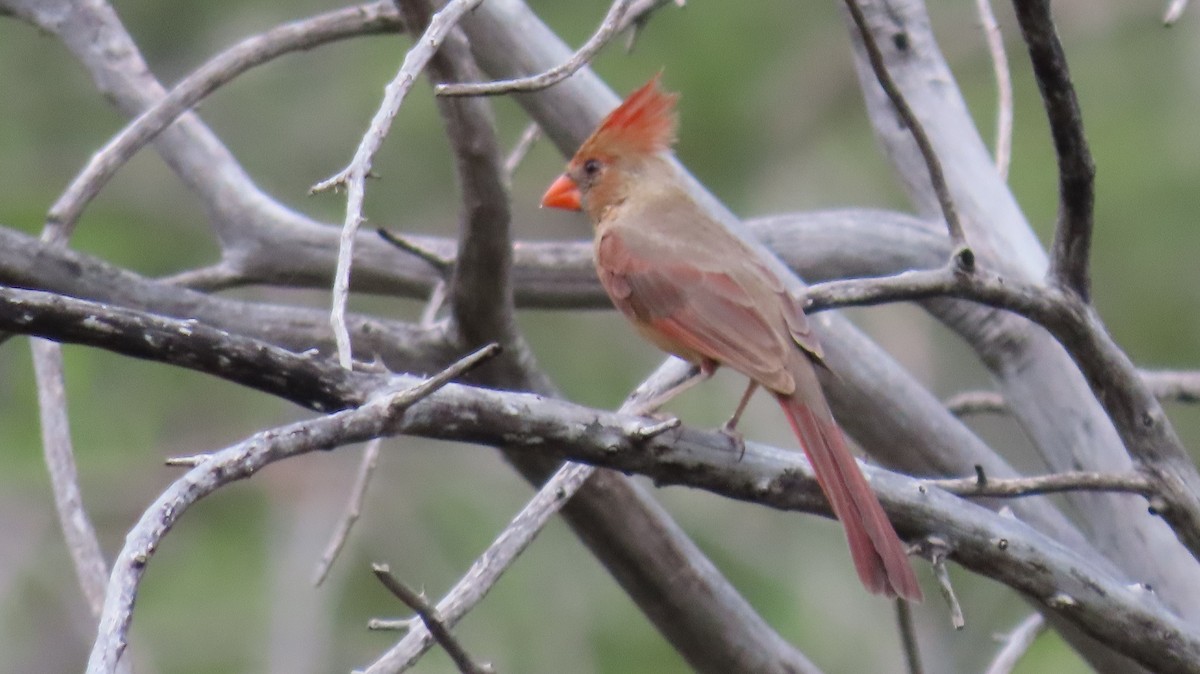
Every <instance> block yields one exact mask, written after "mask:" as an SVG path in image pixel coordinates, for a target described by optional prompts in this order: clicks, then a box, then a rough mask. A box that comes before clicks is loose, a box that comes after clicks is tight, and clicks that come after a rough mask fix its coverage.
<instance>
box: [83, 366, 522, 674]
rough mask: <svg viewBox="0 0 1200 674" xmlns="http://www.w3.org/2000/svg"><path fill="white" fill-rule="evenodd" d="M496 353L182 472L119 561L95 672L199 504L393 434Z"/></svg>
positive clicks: (106, 662)
mask: <svg viewBox="0 0 1200 674" xmlns="http://www.w3.org/2000/svg"><path fill="white" fill-rule="evenodd" d="M497 352H498V347H496V345H494V344H492V345H489V346H487V347H484V348H482V349H480V350H479V351H476V352H474V353H472V354H470V355H468V356H466V357H464V358H462V359H461V360H459V361H457V362H455V363H454V364H453V365H451V366H450V367H448V368H446V369H445V370H443V371H441V372H439V373H438V374H436V375H434V376H433V377H430V378H429V379H426V380H424V381H422V382H421V383H419V384H417V385H415V386H412V387H411V388H407V389H404V390H402V391H396V392H391V393H381V394H378V395H376V396H374V397H373V398H372V399H371V400H370V401H369V402H367V403H366V404H364V405H362V406H361V407H356V408H353V409H349V410H344V411H341V412H337V413H334V414H330V415H328V416H323V417H319V418H317V419H310V420H306V421H300V422H297V423H293V424H289V425H287V426H283V427H280V428H276V429H272V430H269V431H264V432H261V433H257V434H255V435H254V436H252V437H250V438H249V439H247V440H245V441H243V442H240V443H238V444H236V445H233V446H231V447H227V448H225V449H223V450H221V451H219V452H216V453H214V454H213V455H212V457H211V458H210V459H209V460H207V461H204V462H203V463H201V464H199V465H197V466H196V467H194V468H192V469H191V470H189V471H188V472H187V473H185V474H183V475H182V476H180V477H179V478H178V479H176V480H175V481H174V482H173V483H172V484H171V485H170V486H169V487H167V489H166V490H164V491H163V492H162V493H161V494H160V495H159V496H158V498H157V499H155V501H154V503H153V504H152V505H151V506H150V507H149V508H147V509H146V510H145V512H143V513H142V516H141V518H139V520H138V522H137V524H136V525H134V527H133V528H132V529H131V530H130V532H129V534H128V535H127V536H126V538H125V545H124V546H123V547H122V548H121V552H120V554H118V555H117V559H116V561H115V562H114V563H113V571H112V574H111V575H110V577H109V581H108V586H107V592H106V593H105V599H104V610H103V612H102V614H101V616H100V628H99V634H98V635H97V637H96V642H95V644H94V645H93V647H92V654H91V657H90V658H89V660H88V669H87V671H88V674H108V673H110V672H113V671H114V669H115V667H116V664H117V661H118V659H119V658H120V657H121V654H122V653H123V652H124V651H125V647H126V646H127V644H128V633H129V627H130V625H131V623H132V622H133V606H134V602H135V600H136V599H137V594H138V589H139V587H140V585H141V580H142V577H143V575H144V574H145V572H146V566H147V564H148V563H149V561H150V559H151V557H153V555H154V553H155V551H156V550H158V548H159V544H160V543H161V541H162V538H163V537H164V536H165V535H166V534H167V532H169V531H170V530H171V528H172V527H174V525H175V523H176V522H178V521H179V518H180V517H181V516H182V515H183V513H184V512H185V511H187V509H188V508H189V507H191V505H192V504H194V503H195V502H196V501H198V500H200V499H201V498H203V497H205V496H207V495H209V494H211V493H212V492H214V491H216V490H217V489H219V488H220V487H222V486H224V485H227V484H229V483H231V482H236V481H238V480H243V479H246V478H248V477H250V476H251V475H253V474H255V473H256V472H258V471H259V470H260V469H262V468H263V467H265V466H267V465H268V464H271V463H273V462H275V461H279V460H281V459H285V458H288V457H291V456H296V455H299V454H304V453H307V452H312V451H316V450H321V449H333V448H334V447H338V446H342V445H346V444H350V443H355V442H362V441H364V440H370V439H371V438H375V437H378V436H380V435H382V434H384V433H387V432H389V430H390V429H391V427H392V425H393V423H394V421H395V420H396V419H397V418H398V417H400V416H401V415H403V413H404V411H405V410H406V409H408V408H409V407H411V406H412V405H413V404H415V403H417V402H418V401H420V400H422V399H424V398H426V397H428V396H430V395H432V394H433V393H435V392H436V391H437V390H438V389H440V388H442V387H443V386H445V385H446V384H448V383H449V382H450V381H452V380H454V379H457V378H458V377H460V376H462V375H463V373H465V372H467V371H468V370H470V369H471V368H473V367H475V366H477V365H479V364H480V363H481V362H483V361H484V360H486V359H488V358H491V357H492V356H494V355H496V353H497Z"/></svg>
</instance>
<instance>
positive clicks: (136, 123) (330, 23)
mask: <svg viewBox="0 0 1200 674" xmlns="http://www.w3.org/2000/svg"><path fill="white" fill-rule="evenodd" d="M401 28H402V26H401V24H400V21H399V17H398V16H397V15H396V12H395V8H394V7H392V4H391V3H390V2H387V1H386V0H381V1H380V2H374V3H370V4H365V5H359V6H357V7H347V8H345V9H339V10H335V11H332V12H326V13H325V14H320V15H317V16H314V17H311V18H308V19H302V20H299V21H293V22H291V23H286V24H283V25H280V26H276V27H275V28H272V29H270V30H268V31H266V32H264V33H260V34H258V35H254V36H251V37H249V38H246V39H245V40H242V41H241V42H239V43H237V44H236V45H234V46H232V47H230V48H229V49H226V50H225V51H223V52H221V53H219V54H217V55H216V56H214V57H212V58H211V59H209V60H208V61H206V62H205V63H204V65H202V66H200V67H199V68H197V69H196V70H194V71H193V72H192V73H191V74H190V75H188V76H187V77H185V78H184V79H183V80H182V81H180V82H179V84H176V85H175V86H174V87H173V88H172V89H171V91H170V93H168V94H167V95H166V96H164V97H162V98H161V99H159V100H158V102H157V103H155V104H154V105H153V106H151V107H150V108H149V109H147V110H146V111H145V112H143V113H142V114H140V115H138V116H137V118H136V119H134V120H133V121H131V122H130V123H129V124H127V125H126V126H125V128H124V129H122V130H121V131H120V133H118V134H117V135H115V136H113V138H112V139H111V140H109V141H108V143H107V144H106V145H105V146H104V147H103V148H101V149H100V151H99V152H97V153H96V154H95V155H93V156H92V158H91V160H90V161H88V163H87V166H85V167H84V169H83V171H81V172H80V173H79V175H77V176H75V179H74V180H72V181H71V184H70V185H69V186H68V187H67V189H66V190H65V191H64V192H63V193H62V194H61V195H60V196H59V197H58V200H57V201H55V202H54V205H53V206H51V207H50V212H49V214H48V215H47V219H48V220H49V221H50V222H52V223H56V224H57V226H59V227H62V228H64V229H66V230H67V231H70V230H71V229H73V228H74V226H75V223H76V222H77V221H78V220H79V216H80V215H81V214H82V213H83V210H84V208H86V207H87V205H88V203H90V202H91V200H92V198H93V197H95V196H96V195H97V194H98V193H99V192H100V190H101V189H103V188H104V186H105V185H106V184H107V183H108V181H109V180H111V179H112V177H113V176H114V175H116V173H117V171H118V170H120V168H121V167H122V166H124V165H125V163H126V162H128V161H129V160H130V159H131V158H132V157H133V156H134V155H135V154H137V152H138V150H140V149H142V148H143V147H145V145H146V143H149V142H150V141H152V140H154V138H155V136H157V135H158V134H159V132H161V131H162V130H163V129H165V128H167V127H168V126H169V125H170V124H171V123H172V122H173V121H175V119H177V118H178V117H179V115H181V114H183V113H184V112H186V111H188V110H190V109H191V108H192V107H194V106H195V105H196V104H197V103H199V102H200V101H201V100H203V99H204V98H205V97H206V96H208V95H209V94H211V93H212V92H214V91H216V90H217V89H218V88H220V87H221V86H223V85H225V84H227V83H229V82H230V81H232V80H233V79H234V78H236V77H237V76H239V75H241V74H242V73H244V72H246V71H248V70H250V69H251V68H254V67H255V66H259V65H262V64H264V63H268V62H270V61H272V60H274V59H276V58H278V57H279V56H282V55H284V54H287V53H288V52H293V51H299V50H304V49H311V48H313V47H318V46H321V45H323V44H328V43H330V42H334V41H337V40H343V39H346V38H349V37H356V36H359V35H368V34H371V33H379V32H388V31H391V32H395V31H398V30H400V29H401Z"/></svg>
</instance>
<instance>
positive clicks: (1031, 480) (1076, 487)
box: [925, 471, 1157, 498]
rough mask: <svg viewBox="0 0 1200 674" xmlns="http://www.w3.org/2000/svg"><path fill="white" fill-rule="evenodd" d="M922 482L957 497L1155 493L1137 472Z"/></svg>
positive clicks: (1083, 472) (1147, 480) (1085, 472)
mask: <svg viewBox="0 0 1200 674" xmlns="http://www.w3.org/2000/svg"><path fill="white" fill-rule="evenodd" d="M925 484H928V485H931V486H934V487H938V488H939V489H945V490H946V491H948V492H950V493H952V494H958V495H959V496H981V497H982V496H990V497H1003V498H1010V497H1018V496H1037V495H1040V494H1055V493H1058V492H1064V491H1108V492H1118V493H1130V494H1141V495H1142V496H1146V497H1150V496H1153V495H1155V494H1156V493H1157V492H1156V490H1155V487H1154V484H1153V483H1152V482H1151V481H1150V480H1149V479H1148V478H1147V477H1146V476H1145V475H1142V474H1141V473H1096V472H1089V471H1075V472H1070V473H1052V474H1050V475H1039V476H1037V477H1015V478H1002V479H995V478H988V479H987V480H986V481H981V480H980V479H979V478H978V477H965V478H958V479H948V480H927V481H926V482H925Z"/></svg>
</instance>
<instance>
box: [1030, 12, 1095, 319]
mask: <svg viewBox="0 0 1200 674" xmlns="http://www.w3.org/2000/svg"><path fill="white" fill-rule="evenodd" d="M1013 7H1015V8H1016V13H1017V23H1018V24H1020V26H1021V34H1022V35H1023V36H1024V37H1025V44H1026V45H1027V46H1028V47H1029V59H1030V61H1032V62H1033V74H1034V75H1036V76H1037V83H1038V89H1039V90H1040V91H1041V92H1042V102H1043V104H1044V105H1045V107H1046V117H1047V118H1048V119H1049V121H1050V135H1051V136H1053V137H1054V152H1055V154H1056V155H1057V156H1058V199H1059V201H1058V226H1057V227H1055V229H1054V243H1053V244H1051V246H1050V278H1051V279H1052V280H1053V281H1054V283H1055V284H1057V285H1059V286H1060V287H1063V288H1069V289H1070V290H1072V291H1073V292H1075V293H1078V295H1079V296H1080V297H1081V298H1082V299H1083V300H1084V301H1085V302H1087V301H1090V299H1091V277H1090V275H1089V272H1088V256H1089V255H1090V254H1091V247H1092V219H1093V209H1094V207H1095V201H1096V193H1095V181H1096V165H1095V163H1094V162H1093V161H1092V153H1091V150H1089V149H1088V142H1087V137H1086V136H1085V135H1084V133H1083V113H1082V112H1080V110H1079V99H1078V98H1077V97H1076V96H1075V87H1074V85H1072V84H1071V73H1070V71H1069V70H1068V68H1067V55H1066V53H1065V52H1064V51H1063V47H1062V43H1061V42H1059V40H1058V31H1057V30H1056V29H1055V27H1054V18H1053V17H1052V16H1051V15H1050V2H1049V0H1013Z"/></svg>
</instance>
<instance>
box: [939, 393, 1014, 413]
mask: <svg viewBox="0 0 1200 674" xmlns="http://www.w3.org/2000/svg"><path fill="white" fill-rule="evenodd" d="M943 404H945V405H946V409H948V410H950V413H951V414H953V415H954V416H956V417H965V416H967V415H970V414H1004V413H1006V412H1008V404H1007V403H1006V402H1004V395H1003V394H1001V393H997V392H996V391H963V392H961V393H956V394H954V395H952V396H950V397H949V398H946V400H945V402H944V403H943Z"/></svg>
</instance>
